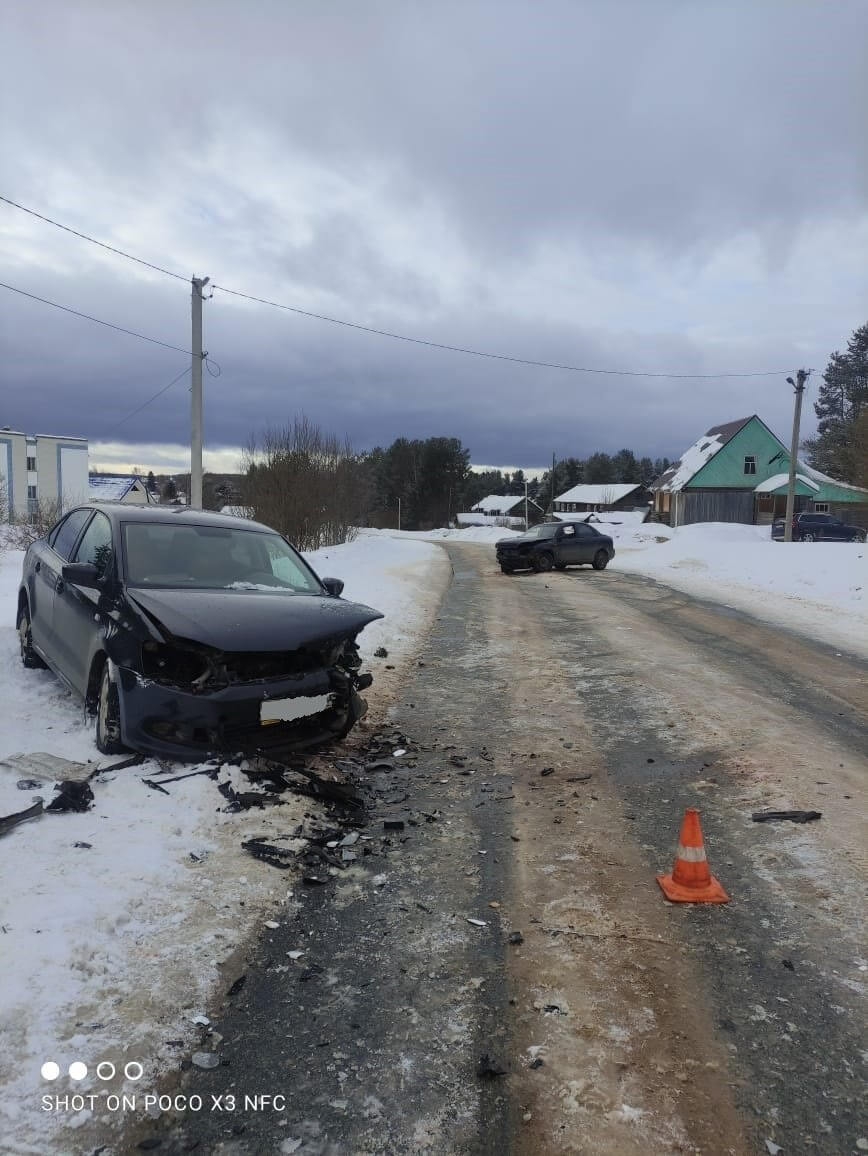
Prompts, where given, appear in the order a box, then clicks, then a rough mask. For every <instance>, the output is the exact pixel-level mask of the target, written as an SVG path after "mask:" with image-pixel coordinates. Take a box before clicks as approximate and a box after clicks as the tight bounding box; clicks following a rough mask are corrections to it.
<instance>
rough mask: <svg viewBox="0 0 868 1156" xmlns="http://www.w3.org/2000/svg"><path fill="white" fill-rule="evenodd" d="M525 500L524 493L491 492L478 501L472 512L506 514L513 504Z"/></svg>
mask: <svg viewBox="0 0 868 1156" xmlns="http://www.w3.org/2000/svg"><path fill="white" fill-rule="evenodd" d="M523 501H524V495H521V496H518V495H516V494H489V495H488V497H487V498H483V499H482V500H481V501H479V502H476V503H475V504H474V506H473V509H472V511H471V512H472V513H475V514H506V513H507V512H508V511H509V510H511V509H512V508H513V506H516V505H518V503H519V502H523ZM528 501H530V499H528Z"/></svg>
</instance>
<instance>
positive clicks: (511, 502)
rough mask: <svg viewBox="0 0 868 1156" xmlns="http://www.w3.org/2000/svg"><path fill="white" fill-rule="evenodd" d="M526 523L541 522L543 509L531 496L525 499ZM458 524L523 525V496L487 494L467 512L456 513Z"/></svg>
mask: <svg viewBox="0 0 868 1156" xmlns="http://www.w3.org/2000/svg"><path fill="white" fill-rule="evenodd" d="M527 515H528V518H527V520H528V523H529V524H530V525H531V526H532V525H534V523H536V522H541V521H542V518H543V510H542V508H541V507H540V506H539V505H537V503H536V502H535V501H533V499H532V498H528V500H527ZM455 520H456V522H457V523H458V525H459V526H511V527H520V526H524V521H525V518H524V496H523V495H522V496H521V497H517V496H516V495H515V494H489V495H488V497H487V498H483V499H482V500H481V501H480V502H477V503H476V505H475V506H474V507H473V509H472V510H469V511H468V512H467V513H463V514H456V515H455Z"/></svg>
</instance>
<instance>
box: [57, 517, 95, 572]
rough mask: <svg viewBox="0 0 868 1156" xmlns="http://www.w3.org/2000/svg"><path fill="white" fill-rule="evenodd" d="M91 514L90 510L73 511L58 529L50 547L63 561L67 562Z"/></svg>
mask: <svg viewBox="0 0 868 1156" xmlns="http://www.w3.org/2000/svg"><path fill="white" fill-rule="evenodd" d="M92 512H93V511H92V510H73V511H72V513H71V514H70V515H69V517H68V518H67V519H66V521H64V522H62V523H61V524H60V526H59V527H58V530H57V533H56V534H55V536H54V541H53V542H51V545H52V546H53V547H54V549H55V550H56V551H57V553H58V554H59V555H60V556H61V558H63V559H64V560H65V561H69V555H70V554H71V553H72V548H73V546H74V545H75V543H76V541H77V540H78V536H79V534H80V533H81V531H82V528H83V527H84V524H85V522H86V521H87V520H88V518H89V517H90V516H91V513H92Z"/></svg>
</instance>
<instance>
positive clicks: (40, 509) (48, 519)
mask: <svg viewBox="0 0 868 1156" xmlns="http://www.w3.org/2000/svg"><path fill="white" fill-rule="evenodd" d="M60 514H61V503H60V499H57V498H56V499H54V500H52V501H47V500H46V499H45V498H40V499H39V501H37V502H34V503H33V505H32V506H31V508H30V512H29V513H28V514H27V515H26V516H25V517H17V518H13V519H12V522H11V525H10V527H9V533H8V535H7V541H8V543H9V545H10V546H11V547H12V549H13V550H26V549H27V547H28V546H29V545H30V543H31V542H35V541H36V539H37V538H44V537H45V535H46V534H47V533H48V531H49V530H50V529H51V527H52V526H53V525H54V523H55V522H56V521H57V520H58V518H59V517H60Z"/></svg>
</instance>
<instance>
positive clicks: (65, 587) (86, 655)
mask: <svg viewBox="0 0 868 1156" xmlns="http://www.w3.org/2000/svg"><path fill="white" fill-rule="evenodd" d="M69 561H70V562H89V563H90V564H91V565H93V566H96V568H97V570H98V571H99V574H100V576H101V577H103V576H105V575H106V574H107V573H109V572H110V569H111V567H112V566H113V564H114V549H113V543H112V527H111V522H110V521H109V520H108V518H107V517H106V516H105V514H103V513H100V511H96V513H95V514H94V515H93V517H92V518H91V520H90V522H88V524H87V526H86V528H85V531H84V533H83V534H82V535H81V537H80V538H79V541H78V545H77V546H76V547H75V549H74V550H73V551H72V553H71V554H70V557H69ZM103 597H104V591H103V590H96V589H94V588H93V587H90V586H77V585H76V584H75V583H74V582H67V581H66V580H65V579H64V578H63V577H61V579H60V582H59V583H58V585H57V590H56V593H55V598H54V636H55V647H56V650H57V655H58V662H59V663H60V664H61V665H62V666H63V672H64V674H65V675H66V677H67V678H68V679H69V681H70V682H71V683H72V684H73V686H75V687H76V688H77V689H79V690H81V691H82V692H84V691H85V689H86V687H87V677H88V669H89V665H90V656H91V654H92V652H93V640H94V635H95V634H96V633H97V632H98V631H99V628H100V618H99V602H100V599H101V598H103Z"/></svg>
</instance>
